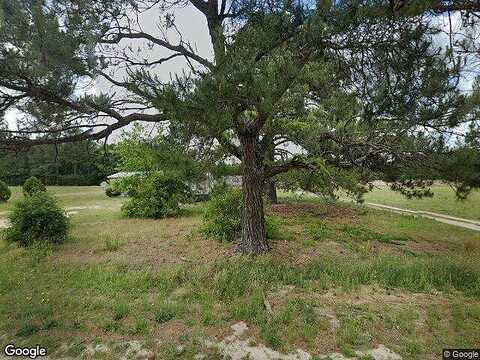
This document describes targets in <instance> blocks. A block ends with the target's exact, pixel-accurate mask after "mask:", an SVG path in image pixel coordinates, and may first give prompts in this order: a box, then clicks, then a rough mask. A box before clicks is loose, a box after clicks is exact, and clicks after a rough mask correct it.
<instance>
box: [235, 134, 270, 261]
mask: <svg viewBox="0 0 480 360" xmlns="http://www.w3.org/2000/svg"><path fill="white" fill-rule="evenodd" d="M240 142H241V145H242V162H243V164H242V165H243V179H242V189H243V217H242V234H241V238H240V239H239V242H238V244H237V250H238V251H240V252H242V253H247V254H263V253H266V252H267V251H268V250H270V247H269V245H268V242H267V238H266V234H265V218H264V213H263V200H262V194H263V170H262V167H261V163H260V162H259V161H258V159H257V158H256V153H255V148H256V142H257V138H256V136H242V137H240Z"/></svg>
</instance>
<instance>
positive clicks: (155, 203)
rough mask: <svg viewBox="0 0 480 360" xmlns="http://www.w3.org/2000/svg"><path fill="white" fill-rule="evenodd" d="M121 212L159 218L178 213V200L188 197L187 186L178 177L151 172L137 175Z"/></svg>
mask: <svg viewBox="0 0 480 360" xmlns="http://www.w3.org/2000/svg"><path fill="white" fill-rule="evenodd" d="M137 179H138V180H137V183H136V186H132V188H131V191H130V194H131V195H130V196H131V197H130V198H129V199H128V200H127V201H126V202H125V203H124V204H123V206H122V213H123V214H124V215H125V216H128V217H140V218H154V219H160V218H164V217H166V216H175V215H178V214H179V213H180V202H181V201H185V200H186V199H187V197H188V187H187V185H185V183H184V182H183V181H182V180H180V179H179V178H178V177H175V176H170V175H165V174H162V173H158V172H157V173H152V174H150V175H148V176H146V177H138V178H137Z"/></svg>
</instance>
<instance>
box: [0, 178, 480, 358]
mask: <svg viewBox="0 0 480 360" xmlns="http://www.w3.org/2000/svg"><path fill="white" fill-rule="evenodd" d="M49 190H50V191H52V192H54V193H55V194H56V195H57V197H58V199H59V200H60V201H61V202H62V204H63V205H64V206H67V207H72V206H77V207H82V206H86V207H90V208H88V209H79V210H78V212H77V213H75V214H73V215H72V223H73V228H72V235H71V237H70V239H69V240H68V241H67V242H66V243H65V244H63V245H60V246H58V247H56V248H54V249H52V248H48V247H33V248H29V249H22V248H18V247H17V246H15V245H13V244H7V243H6V242H5V241H3V242H2V241H0V344H1V345H4V344H5V343H9V342H13V343H15V344H17V345H20V344H33V345H35V344H37V343H39V344H42V345H43V346H47V347H48V348H49V350H50V353H52V354H55V356H58V357H60V356H70V357H73V358H76V357H78V356H79V355H80V354H85V350H86V349H88V348H90V347H91V346H92V344H94V345H95V344H97V345H99V344H100V345H101V344H108V345H109V347H110V349H112V351H110V352H100V353H95V355H94V356H93V355H92V358H104V359H118V358H119V354H122V353H123V352H124V351H125V349H124V348H122V347H121V346H117V347H115V344H120V343H121V341H134V340H139V339H141V340H142V341H143V340H145V341H146V344H147V345H148V347H149V349H151V350H154V351H155V352H156V353H157V359H193V358H194V356H195V354H197V353H199V352H202V353H204V354H206V355H207V358H208V359H219V358H220V357H219V355H218V351H217V350H216V349H215V348H206V347H205V343H204V341H202V340H201V339H206V338H211V337H212V336H214V335H215V336H217V338H218V339H222V338H224V337H225V336H228V335H229V334H230V333H231V330H230V326H231V325H232V324H234V323H236V322H239V321H245V322H246V323H247V324H248V326H249V328H250V332H251V335H252V336H253V340H252V342H253V343H254V344H260V343H263V344H266V346H268V347H271V348H274V349H277V350H278V351H281V352H284V353H288V352H291V351H293V350H294V349H297V348H301V349H303V350H305V351H308V352H309V353H311V354H316V355H318V354H330V353H333V352H335V351H337V352H341V353H343V354H345V355H351V354H352V351H354V350H366V349H372V348H374V347H375V346H377V345H378V344H383V345H385V346H387V347H388V348H390V349H391V350H393V351H395V352H396V353H398V354H400V355H401V356H402V357H403V359H419V360H424V359H427V360H429V359H431V360H433V359H438V357H439V354H440V351H441V349H442V348H444V347H464V348H473V347H478V346H479V345H480V343H479V339H480V327H479V326H478V324H479V322H480V263H479V261H478V259H479V256H480V232H475V231H471V230H467V229H461V228H457V227H453V226H450V225H446V224H442V223H438V222H435V221H432V220H428V219H423V218H413V217H408V216H401V215H397V214H394V213H389V212H384V211H378V210H370V209H365V208H362V207H357V206H354V205H351V204H341V203H340V204H336V205H332V204H326V203H323V202H322V201H321V200H320V199H304V200H303V201H302V202H295V201H294V200H293V199H291V198H284V199H282V200H283V203H282V204H279V205H275V206H271V207H268V208H267V213H268V216H271V217H273V218H275V220H276V221H275V223H276V224H277V226H276V227H277V228H276V231H275V236H274V241H273V242H272V247H273V250H272V252H271V254H269V255H266V256H259V257H256V258H252V257H247V256H238V255H234V252H233V246H232V244H228V243H218V242H216V241H214V240H211V239H208V238H205V237H203V236H202V235H201V234H200V232H199V228H200V226H201V212H202V206H203V205H202V204H198V205H190V206H188V207H187V208H186V211H185V214H184V216H182V217H179V218H167V219H163V220H157V221H154V220H143V219H125V218H122V217H121V215H120V211H119V207H120V204H121V201H122V199H121V198H116V199H110V198H107V197H106V196H105V195H104V194H103V192H102V190H101V189H100V188H98V187H85V188H83V187H82V188H72V187H65V188H50V189H49ZM14 194H15V197H18V196H19V195H18V194H19V192H18V190H17V189H15V191H14ZM75 194H78V195H75ZM477 195H478V194H477ZM369 201H374V200H369ZM393 205H396V206H403V204H398V203H394V204H393ZM9 207H11V205H10V204H9V205H7V206H5V205H3V207H2V208H0V212H1V211H3V210H7V209H8V208H9ZM410 208H412V207H411V206H410ZM431 210H434V211H438V210H439V209H431ZM456 215H461V216H465V217H471V216H466V215H465V214H456ZM179 346H181V349H182V350H181V351H179V350H178V348H179ZM367 358H368V357H366V358H365V359H367Z"/></svg>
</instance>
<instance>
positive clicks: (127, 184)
mask: <svg viewBox="0 0 480 360" xmlns="http://www.w3.org/2000/svg"><path fill="white" fill-rule="evenodd" d="M145 179H146V176H145V175H139V174H135V175H130V176H125V177H123V178H119V179H116V180H114V181H112V183H111V185H110V186H111V188H112V190H113V191H115V192H118V193H120V194H122V193H123V194H127V195H128V196H131V197H132V196H135V195H136V193H137V189H139V188H140V187H141V186H142V184H143V183H144V182H145Z"/></svg>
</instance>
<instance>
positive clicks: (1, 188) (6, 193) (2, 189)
mask: <svg viewBox="0 0 480 360" xmlns="http://www.w3.org/2000/svg"><path fill="white" fill-rule="evenodd" d="M10 196H12V192H11V191H10V189H9V188H8V185H7V184H6V183H5V182H3V181H1V180H0V202H5V201H8V199H10Z"/></svg>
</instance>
